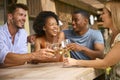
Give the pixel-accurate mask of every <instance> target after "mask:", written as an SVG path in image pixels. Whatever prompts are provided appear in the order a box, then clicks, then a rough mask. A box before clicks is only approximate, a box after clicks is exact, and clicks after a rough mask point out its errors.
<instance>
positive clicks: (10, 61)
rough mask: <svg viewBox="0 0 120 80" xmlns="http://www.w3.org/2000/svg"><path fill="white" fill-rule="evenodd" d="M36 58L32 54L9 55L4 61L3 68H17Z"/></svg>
mask: <svg viewBox="0 0 120 80" xmlns="http://www.w3.org/2000/svg"><path fill="white" fill-rule="evenodd" d="M33 58H34V57H33V56H32V54H16V53H8V54H7V55H6V58H5V60H4V65H3V66H17V65H22V64H24V63H25V62H27V61H30V60H32V59H33Z"/></svg>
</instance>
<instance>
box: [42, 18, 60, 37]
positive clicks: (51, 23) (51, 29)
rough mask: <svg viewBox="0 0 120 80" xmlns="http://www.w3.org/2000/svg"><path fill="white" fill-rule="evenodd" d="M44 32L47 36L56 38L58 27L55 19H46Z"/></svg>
mask: <svg viewBox="0 0 120 80" xmlns="http://www.w3.org/2000/svg"><path fill="white" fill-rule="evenodd" d="M44 31H45V33H46V34H48V35H51V36H57V34H58V32H59V26H58V24H57V21H56V19H55V18H53V17H49V18H47V19H46V23H45V26H44Z"/></svg>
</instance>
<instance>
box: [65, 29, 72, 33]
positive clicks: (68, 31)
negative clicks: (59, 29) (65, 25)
mask: <svg viewBox="0 0 120 80" xmlns="http://www.w3.org/2000/svg"><path fill="white" fill-rule="evenodd" d="M63 32H64V33H71V32H73V30H63Z"/></svg>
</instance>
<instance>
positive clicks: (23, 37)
mask: <svg viewBox="0 0 120 80" xmlns="http://www.w3.org/2000/svg"><path fill="white" fill-rule="evenodd" d="M7 9H8V14H7V22H6V23H5V24H4V25H2V26H0V67H8V66H16V65H21V64H24V63H25V62H27V61H31V60H42V59H46V58H49V57H53V56H54V55H53V54H52V52H53V50H50V49H41V50H39V51H37V52H32V53H31V54H26V53H27V33H26V31H25V30H24V24H25V21H26V13H27V10H28V7H27V6H26V5H24V4H21V3H18V4H11V5H10V6H8V8H7Z"/></svg>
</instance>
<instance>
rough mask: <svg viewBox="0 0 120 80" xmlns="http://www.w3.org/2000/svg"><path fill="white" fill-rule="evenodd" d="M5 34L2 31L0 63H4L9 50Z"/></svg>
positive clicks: (0, 33) (0, 34)
mask: <svg viewBox="0 0 120 80" xmlns="http://www.w3.org/2000/svg"><path fill="white" fill-rule="evenodd" d="M4 39H5V35H4V33H3V32H2V31H0V63H4V60H5V57H6V55H7V54H8V52H9V49H8V46H7V45H6V44H5V41H4Z"/></svg>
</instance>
